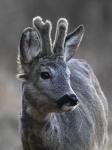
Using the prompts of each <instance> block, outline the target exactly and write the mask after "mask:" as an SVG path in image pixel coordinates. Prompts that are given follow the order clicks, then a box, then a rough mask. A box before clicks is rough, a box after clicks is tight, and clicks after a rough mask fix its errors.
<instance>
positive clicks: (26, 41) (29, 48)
mask: <svg viewBox="0 0 112 150" xmlns="http://www.w3.org/2000/svg"><path fill="white" fill-rule="evenodd" d="M39 52H40V41H39V37H38V35H37V32H36V31H35V30H34V29H32V28H30V27H28V28H26V29H25V30H24V31H23V33H22V36H21V39H20V47H19V54H18V68H19V75H18V77H19V78H25V76H26V75H27V74H28V73H29V64H30V63H31V62H32V60H33V59H34V58H35V57H37V55H39Z"/></svg>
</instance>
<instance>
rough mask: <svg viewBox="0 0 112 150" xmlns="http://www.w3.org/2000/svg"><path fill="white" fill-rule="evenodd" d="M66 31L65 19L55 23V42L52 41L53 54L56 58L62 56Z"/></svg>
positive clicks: (66, 22)
mask: <svg viewBox="0 0 112 150" xmlns="http://www.w3.org/2000/svg"><path fill="white" fill-rule="evenodd" d="M67 30H68V21H67V20H66V19H65V18H60V19H59V20H58V22H57V28H56V34H55V40H54V53H55V55H57V56H63V55H64V43H65V38H66V35H67Z"/></svg>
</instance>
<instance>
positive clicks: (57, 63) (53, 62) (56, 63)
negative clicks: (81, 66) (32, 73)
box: [38, 58, 67, 69]
mask: <svg viewBox="0 0 112 150" xmlns="http://www.w3.org/2000/svg"><path fill="white" fill-rule="evenodd" d="M38 64H39V66H40V67H41V66H45V67H52V68H54V69H56V68H65V69H66V68H67V65H66V62H65V61H64V60H63V59H62V58H45V59H40V60H39V62H38Z"/></svg>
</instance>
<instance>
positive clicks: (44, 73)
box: [40, 72, 50, 79]
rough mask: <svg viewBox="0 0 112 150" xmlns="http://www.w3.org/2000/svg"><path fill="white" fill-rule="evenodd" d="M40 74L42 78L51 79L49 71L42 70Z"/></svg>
mask: <svg viewBox="0 0 112 150" xmlns="http://www.w3.org/2000/svg"><path fill="white" fill-rule="evenodd" d="M40 76H41V78H42V79H49V78H50V74H49V73H48V72H41V74H40Z"/></svg>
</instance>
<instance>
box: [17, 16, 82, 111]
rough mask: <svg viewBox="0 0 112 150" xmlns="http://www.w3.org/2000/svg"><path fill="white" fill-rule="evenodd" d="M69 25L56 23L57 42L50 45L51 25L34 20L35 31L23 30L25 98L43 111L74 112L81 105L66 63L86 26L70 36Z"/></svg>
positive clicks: (21, 62)
mask: <svg viewBox="0 0 112 150" xmlns="http://www.w3.org/2000/svg"><path fill="white" fill-rule="evenodd" d="M67 28H68V22H67V20H66V19H60V20H59V21H58V23H57V30H56V35H55V41H54V44H53V45H52V42H51V35H50V34H51V22H50V21H48V20H47V21H46V22H45V23H44V22H43V21H42V19H41V18H40V17H36V18H34V20H33V28H27V29H25V30H24V32H23V34H22V37H21V41H20V51H19V57H18V64H19V67H20V71H21V73H20V74H19V78H23V79H24V80H25V81H24V95H25V97H26V99H27V100H28V102H29V103H30V104H31V105H32V107H35V108H36V109H38V110H40V111H46V112H48V113H49V112H61V111H68V110H71V109H73V108H74V106H76V105H77V103H78V98H77V96H76V93H75V92H74V91H73V89H72V87H71V83H70V70H69V68H68V66H67V61H68V60H69V59H70V58H71V57H72V56H73V55H74V53H73V50H74V49H76V48H77V47H78V45H79V43H80V41H81V39H82V36H83V32H84V29H83V26H79V27H78V28H77V29H76V30H75V31H74V32H73V33H71V34H69V35H67Z"/></svg>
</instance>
